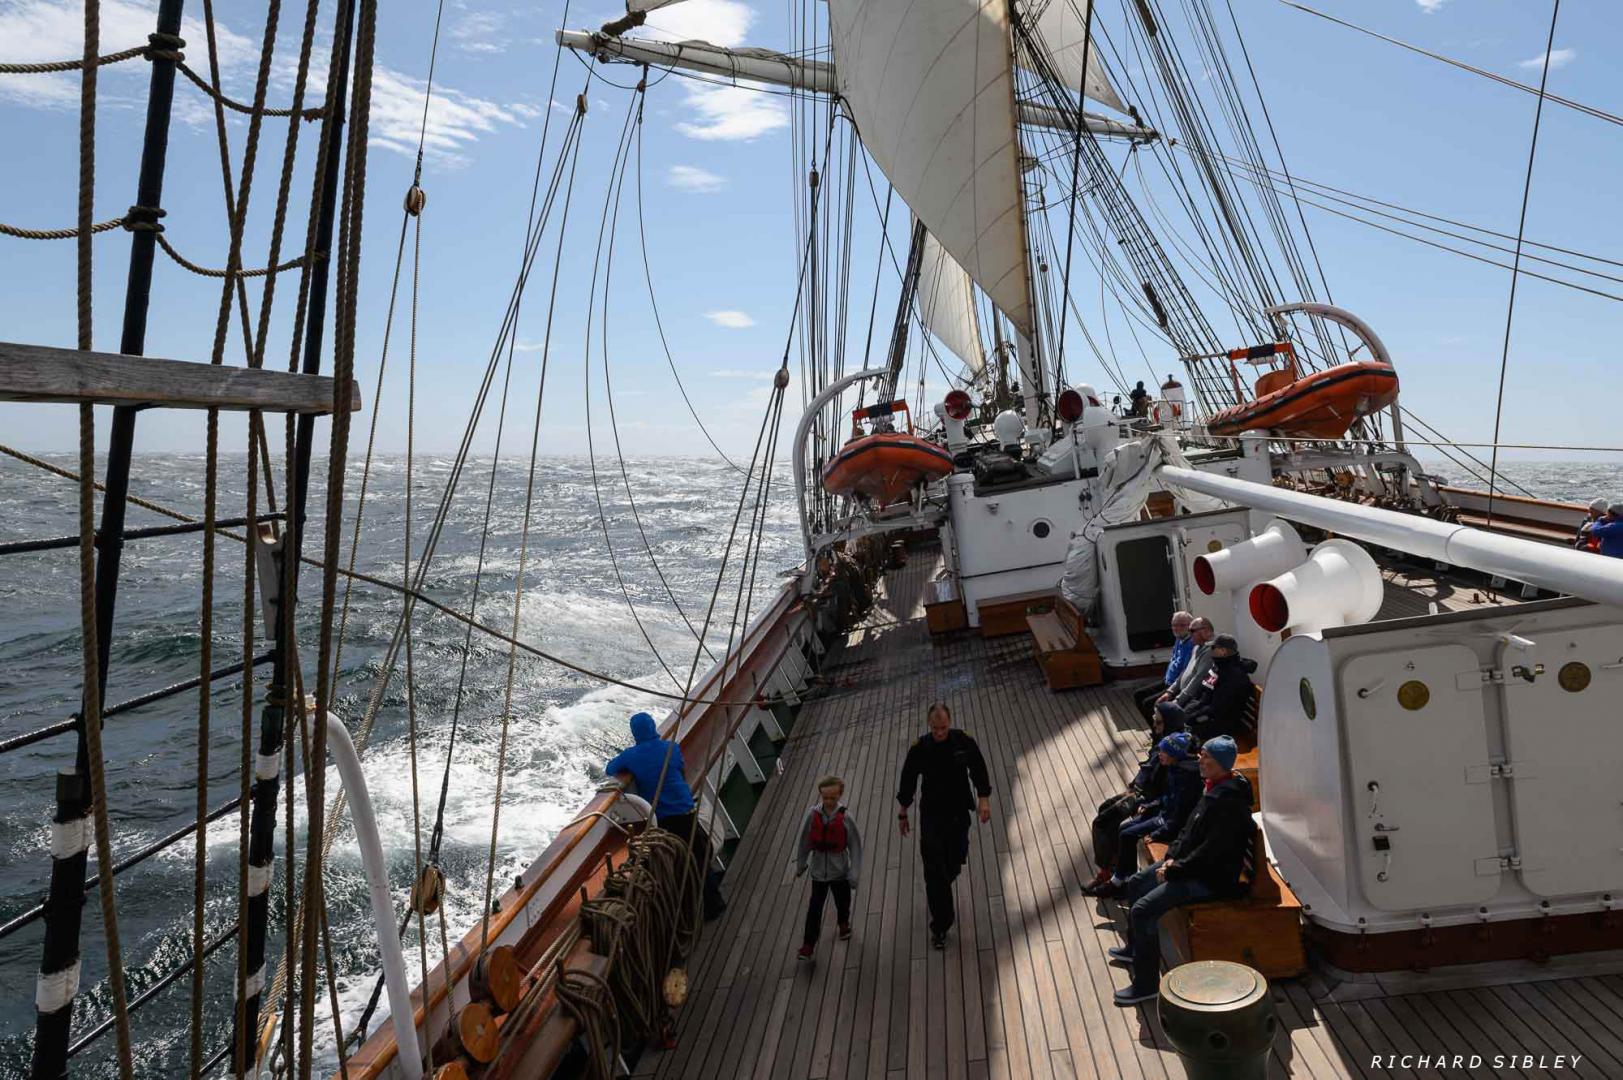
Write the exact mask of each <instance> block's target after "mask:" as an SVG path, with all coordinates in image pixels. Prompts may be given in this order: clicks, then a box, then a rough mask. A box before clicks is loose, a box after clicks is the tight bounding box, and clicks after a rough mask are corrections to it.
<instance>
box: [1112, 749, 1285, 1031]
mask: <svg viewBox="0 0 1623 1080" xmlns="http://www.w3.org/2000/svg"><path fill="white" fill-rule="evenodd" d="M1237 755H1238V748H1237V747H1236V746H1235V745H1234V740H1233V739H1231V738H1229V737H1228V736H1227V735H1219V736H1217V737H1216V738H1215V739H1211V740H1210V741H1208V742H1207V743H1206V745H1205V746H1203V747H1201V749H1200V775H1201V778H1202V779H1203V780H1204V781H1205V786H1206V790H1205V792H1204V793H1203V794H1202V795H1201V797H1200V801H1199V802H1197V803H1196V804H1195V809H1194V810H1193V811H1192V812H1191V813H1190V815H1189V820H1188V821H1186V822H1185V823H1184V826H1183V831H1182V832H1180V833H1179V834H1178V838H1177V839H1176V840H1174V841H1173V842H1172V845H1171V846H1170V847H1169V848H1167V857H1166V858H1165V859H1162V860H1161V861H1160V862H1158V863H1156V864H1155V865H1154V866H1149V867H1146V868H1145V869H1143V870H1140V871H1139V872H1138V873H1136V874H1134V875H1133V876H1132V877H1131V878H1129V879H1128V880H1127V886H1126V889H1125V890H1124V891H1125V893H1126V897H1125V901H1124V902H1125V903H1127V904H1130V905H1131V907H1130V909H1129V911H1128V917H1127V944H1126V945H1124V946H1120V947H1117V948H1114V949H1111V950H1110V958H1111V959H1112V960H1115V961H1118V962H1120V963H1123V964H1127V965H1130V966H1131V968H1132V971H1133V981H1132V984H1131V985H1129V986H1126V987H1123V988H1122V989H1120V990H1117V991H1116V996H1115V1001H1116V1004H1117V1005H1120V1006H1122V1007H1123V1008H1126V1007H1128V1006H1131V1005H1137V1004H1138V1003H1140V1002H1143V1001H1150V1000H1153V999H1154V997H1155V995H1156V978H1157V976H1158V975H1159V974H1160V971H1161V938H1160V923H1161V916H1162V915H1165V914H1166V913H1167V912H1169V911H1171V910H1172V909H1173V908H1175V907H1182V906H1183V905H1185V904H1195V903H1199V902H1200V901H1202V900H1219V899H1223V898H1225V897H1230V896H1238V895H1239V894H1240V893H1241V892H1243V891H1244V889H1245V884H1244V882H1242V881H1241V879H1240V875H1241V872H1242V869H1243V867H1244V865H1245V859H1246V854H1247V853H1248V852H1249V851H1250V850H1251V841H1252V836H1253V834H1254V829H1255V826H1254V825H1253V824H1252V822H1251V784H1250V782H1248V781H1247V780H1246V778H1245V776H1244V775H1242V774H1240V773H1237V772H1235V771H1234V759H1235V757H1236V756H1237Z"/></svg>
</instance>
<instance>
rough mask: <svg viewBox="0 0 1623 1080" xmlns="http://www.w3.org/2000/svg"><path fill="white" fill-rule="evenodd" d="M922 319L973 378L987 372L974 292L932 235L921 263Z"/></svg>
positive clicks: (920, 292) (928, 235) (926, 239)
mask: <svg viewBox="0 0 1623 1080" xmlns="http://www.w3.org/2000/svg"><path fill="white" fill-rule="evenodd" d="M918 305H919V317H920V318H921V319H923V320H924V326H925V329H927V330H929V331H930V333H931V334H932V335H934V336H935V339H936V340H937V341H939V342H941V344H943V345H945V346H946V347H947V348H949V349H951V350H952V352H953V354H954V355H955V356H957V357H958V359H960V360H962V361H963V362H964V366H965V367H967V368H968V369H969V373H970V375H971V376H972V377H978V376H979V375H980V373H981V372H982V371H984V370H985V369H986V351H985V347H984V346H983V345H982V344H981V328H980V322H979V320H978V319H976V317H975V290H974V287H973V286H972V285H971V284H970V281H969V275H968V274H966V273H965V272H964V268H963V267H961V266H959V265H958V264H957V263H956V262H954V261H953V258H952V256H951V255H948V254H947V253H946V252H945V251H943V250H942V249H941V244H940V243H939V242H938V241H937V240H936V238H935V237H933V236H931V235H930V234H929V232H925V234H924V253H923V257H922V259H921V260H920V262H919V291H918Z"/></svg>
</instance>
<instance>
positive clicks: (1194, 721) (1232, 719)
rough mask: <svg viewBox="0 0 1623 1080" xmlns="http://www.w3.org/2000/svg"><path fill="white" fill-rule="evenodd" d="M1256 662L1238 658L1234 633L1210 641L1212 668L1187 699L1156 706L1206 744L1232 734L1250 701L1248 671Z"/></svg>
mask: <svg viewBox="0 0 1623 1080" xmlns="http://www.w3.org/2000/svg"><path fill="white" fill-rule="evenodd" d="M1256 669H1257V665H1256V662H1255V661H1253V660H1244V659H1241V657H1240V645H1239V642H1237V641H1235V640H1234V635H1233V634H1218V635H1217V636H1216V637H1215V638H1213V639H1212V666H1211V670H1209V671H1207V672H1206V674H1205V676H1204V677H1202V678H1201V680H1200V682H1199V683H1198V684H1196V685H1195V686H1194V687H1193V689H1192V692H1191V693H1190V694H1189V695H1188V696H1187V698H1186V697H1185V696H1184V695H1182V694H1180V695H1178V697H1177V699H1176V700H1175V701H1163V702H1160V703H1159V704H1157V705H1156V706H1155V708H1156V710H1157V711H1158V712H1160V713H1161V715H1162V716H1164V717H1167V718H1168V719H1169V720H1170V719H1173V718H1176V719H1178V720H1180V721H1182V726H1183V727H1184V728H1185V729H1186V730H1188V731H1189V733H1190V734H1191V735H1194V736H1195V737H1196V738H1198V739H1200V740H1202V741H1205V740H1207V739H1211V738H1214V737H1216V736H1218V735H1230V736H1232V735H1234V734H1236V733H1237V732H1238V731H1239V730H1240V724H1241V721H1242V720H1243V719H1244V718H1245V709H1246V706H1247V705H1248V704H1250V702H1251V672H1253V671H1255V670H1256Z"/></svg>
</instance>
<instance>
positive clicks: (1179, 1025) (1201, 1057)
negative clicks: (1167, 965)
mask: <svg viewBox="0 0 1623 1080" xmlns="http://www.w3.org/2000/svg"><path fill="white" fill-rule="evenodd" d="M1158 1008H1159V1010H1160V1016H1161V1027H1162V1029H1163V1030H1164V1031H1165V1032H1166V1033H1167V1038H1168V1039H1170V1040H1171V1041H1172V1046H1173V1048H1174V1049H1176V1050H1177V1051H1178V1056H1179V1057H1180V1058H1182V1059H1183V1063H1184V1067H1185V1068H1186V1069H1188V1071H1189V1077H1190V1080H1265V1078H1266V1077H1267V1075H1268V1050H1269V1048H1270V1047H1271V1046H1272V1045H1273V1041H1274V1032H1275V1030H1277V1029H1278V1027H1279V1018H1278V1017H1277V1016H1275V1015H1274V1002H1273V999H1272V998H1271V997H1269V995H1268V980H1267V979H1265V978H1263V977H1262V974H1261V973H1260V972H1258V971H1255V970H1253V969H1251V968H1248V967H1246V966H1245V965H1244V964H1232V963H1229V962H1228V961H1227V960H1199V961H1196V962H1195V963H1192V964H1184V965H1182V966H1180V967H1175V968H1173V969H1172V970H1171V971H1169V972H1167V973H1166V974H1165V975H1163V976H1161V997H1160V1002H1159V1005H1158Z"/></svg>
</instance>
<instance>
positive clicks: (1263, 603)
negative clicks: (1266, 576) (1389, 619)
mask: <svg viewBox="0 0 1623 1080" xmlns="http://www.w3.org/2000/svg"><path fill="white" fill-rule="evenodd" d="M1385 595H1386V587H1385V585H1384V584H1383V582H1382V581H1381V571H1380V568H1379V567H1377V566H1376V565H1375V560H1374V559H1373V558H1371V557H1370V554H1369V552H1367V551H1365V550H1364V549H1363V548H1361V547H1359V546H1358V545H1357V544H1355V543H1353V542H1352V541H1351V540H1326V541H1325V542H1324V543H1322V544H1319V545H1318V546H1317V547H1315V548H1314V549H1313V554H1312V555H1309V556H1308V559H1307V561H1306V562H1304V563H1302V564H1301V565H1300V566H1298V567H1295V568H1294V569H1291V570H1287V571H1285V572H1284V573H1283V574H1280V575H1279V576H1278V577H1275V578H1272V579H1270V580H1268V581H1264V582H1261V583H1259V584H1257V585H1255V586H1253V587H1252V589H1251V592H1250V597H1249V601H1248V607H1249V608H1250V611H1251V617H1252V618H1253V619H1254V620H1255V621H1256V623H1257V625H1258V626H1260V627H1262V629H1264V630H1266V631H1267V632H1269V633H1279V632H1280V631H1282V630H1289V631H1291V632H1292V633H1293V634H1311V633H1317V632H1319V631H1320V630H1324V629H1327V628H1329V627H1332V626H1347V625H1349V624H1352V623H1364V622H1369V621H1370V620H1371V619H1373V618H1375V614H1376V612H1378V611H1380V610H1381V601H1382V600H1383V599H1384V598H1385Z"/></svg>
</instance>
